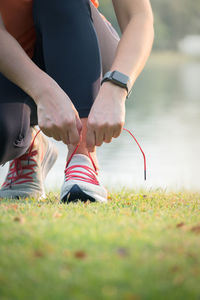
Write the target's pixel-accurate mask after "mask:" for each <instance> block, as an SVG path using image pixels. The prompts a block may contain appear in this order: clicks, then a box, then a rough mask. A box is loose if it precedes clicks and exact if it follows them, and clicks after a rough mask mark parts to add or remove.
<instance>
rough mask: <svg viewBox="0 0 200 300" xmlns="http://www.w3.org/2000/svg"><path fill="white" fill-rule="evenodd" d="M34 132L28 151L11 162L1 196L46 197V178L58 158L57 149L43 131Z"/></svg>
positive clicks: (0, 191) (0, 192)
mask: <svg viewBox="0 0 200 300" xmlns="http://www.w3.org/2000/svg"><path fill="white" fill-rule="evenodd" d="M33 130H34V129H33ZM33 132H35V137H34V139H33V142H32V144H31V146H30V148H29V149H28V150H27V152H26V153H25V154H23V155H22V156H21V157H19V158H16V159H15V160H12V161H11V162H10V165H9V170H8V174H7V176H6V179H5V181H4V183H3V185H2V187H1V189H0V198H16V199H19V198H26V197H37V198H44V197H45V190H44V180H45V177H46V176H47V173H48V172H49V171H50V169H51V168H52V166H53V165H54V163H55V161H56V159H57V150H56V148H55V146H54V145H53V144H52V143H51V142H50V141H48V140H47V139H46V138H45V136H44V135H43V134H42V133H40V132H36V131H35V130H34V131H33Z"/></svg>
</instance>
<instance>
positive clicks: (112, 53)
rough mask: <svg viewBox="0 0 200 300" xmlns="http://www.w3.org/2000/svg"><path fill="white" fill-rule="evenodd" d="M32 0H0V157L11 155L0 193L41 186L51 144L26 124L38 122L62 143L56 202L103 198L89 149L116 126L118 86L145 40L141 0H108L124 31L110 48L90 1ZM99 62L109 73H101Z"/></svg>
mask: <svg viewBox="0 0 200 300" xmlns="http://www.w3.org/2000/svg"><path fill="white" fill-rule="evenodd" d="M93 2H94V1H93ZM31 4H32V3H31V0H20V1H19V0H1V3H0V12H1V15H2V21H1V25H0V40H1V44H0V72H1V73H2V76H1V77H0V139H1V140H0V145H1V150H0V163H1V164H2V163H5V162H7V161H11V162H10V168H9V172H8V175H7V178H6V180H5V182H4V184H3V186H2V188H1V190H0V197H12V198H14V197H25V196H32V195H34V196H35V195H41V194H42V193H43V191H44V185H43V182H44V178H45V176H46V174H47V173H48V171H49V170H50V168H51V167H52V165H53V163H54V161H55V159H56V151H55V149H54V147H53V146H52V145H51V144H50V143H49V142H48V141H47V139H46V138H45V137H44V135H42V134H41V132H36V131H35V129H34V128H33V126H34V125H36V124H38V125H39V127H40V129H41V130H42V131H43V133H44V134H45V135H47V136H50V137H53V138H54V139H56V140H58V141H63V142H64V143H65V144H66V145H67V146H68V150H69V151H68V162H67V165H66V169H65V180H64V183H63V186H62V190H61V200H62V201H64V202H65V201H68V202H69V201H73V200H76V199H81V200H83V201H85V200H86V199H89V200H91V201H99V202H106V201H107V193H106V190H105V188H104V187H103V186H102V185H101V184H100V183H99V181H98V174H97V167H96V166H97V158H96V152H95V147H96V146H101V145H102V143H103V142H106V143H110V142H111V140H112V138H113V137H114V138H117V137H118V136H119V135H120V133H121V131H122V128H123V124H124V119H125V99H126V97H127V93H129V92H130V89H131V86H132V85H133V84H134V82H135V80H136V78H137V77H138V75H139V73H140V72H141V70H142V69H143V67H144V64H145V62H146V60H147V58H148V56H149V53H150V50H151V47H152V41H153V17H152V10H151V7H150V3H149V0H123V1H121V0H113V5H114V8H115V12H116V15H117V18H118V22H119V25H120V27H121V30H122V33H123V34H122V38H121V40H120V42H119V44H118V46H117V39H116V36H115V33H114V32H113V31H111V29H110V28H109V25H108V24H107V22H106V21H105V20H103V19H102V18H101V16H100V15H99V13H98V11H97V10H96V8H95V7H94V5H93V4H91V3H90V1H89V0H69V1H65V0H60V1H57V2H56V1H54V0H48V1H47V0H43V1H40V0H34V1H33V10H32V8H31ZM9 5H12V6H13V5H14V7H12V10H11V9H9V8H10V6H9ZM15 5H16V7H15ZM20 5H21V6H20ZM19 6H20V7H19ZM32 11H33V21H32V20H31V12H32ZM8 12H9V16H8V15H7V13H8ZM11 12H12V13H11ZM17 12H18V13H17ZM19 12H21V16H20V14H19ZM11 15H12V16H11ZM13 20H15V22H14V23H15V27H14V29H13V28H12V26H11V25H10V24H13ZM22 20H23V22H24V24H26V29H27V30H26V31H25V32H24V34H23V37H26V38H25V39H23V40H21V35H20V34H19V33H20V32H21V30H22V28H23V29H24V28H25V26H24V24H22ZM4 25H5V26H4ZM33 25H34V28H33ZM94 25H96V30H95V28H94ZM9 26H10V27H9ZM34 29H35V31H34ZM16 31H17V32H18V36H17V34H16ZM35 32H36V37H35ZM96 33H97V35H96ZM24 40H25V41H26V42H25V41H24ZM110 41H112V43H111V44H110ZM20 44H21V45H20ZM33 46H35V47H34V56H33V57H32V55H33ZM116 46H117V49H116ZM23 48H24V50H25V51H26V52H25V51H24V50H23ZM100 50H101V51H100ZM101 54H102V57H103V59H101ZM31 58H32V59H31ZM107 58H109V61H106V59H107ZM102 61H103V64H106V66H107V70H108V69H109V71H111V72H110V73H107V74H105V77H104V78H103V80H102ZM104 69H106V67H105V66H104ZM113 71H115V72H114V73H113ZM103 75H104V74H103ZM101 80H102V81H101ZM11 82H12V83H11ZM101 82H102V85H100V84H101ZM30 125H31V127H30ZM77 145H78V146H77Z"/></svg>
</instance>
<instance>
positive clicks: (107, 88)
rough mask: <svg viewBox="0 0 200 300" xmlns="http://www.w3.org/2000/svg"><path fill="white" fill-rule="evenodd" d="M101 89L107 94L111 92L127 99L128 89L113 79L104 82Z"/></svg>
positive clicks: (118, 97)
mask: <svg viewBox="0 0 200 300" xmlns="http://www.w3.org/2000/svg"><path fill="white" fill-rule="evenodd" d="M100 91H103V92H105V93H106V94H109V95H110V94H111V95H112V96H113V97H114V98H116V99H119V100H123V101H125V100H126V97H127V90H126V89H125V88H122V87H120V86H118V85H116V84H114V83H113V82H111V81H107V82H104V83H103V84H102V86H101V89H100Z"/></svg>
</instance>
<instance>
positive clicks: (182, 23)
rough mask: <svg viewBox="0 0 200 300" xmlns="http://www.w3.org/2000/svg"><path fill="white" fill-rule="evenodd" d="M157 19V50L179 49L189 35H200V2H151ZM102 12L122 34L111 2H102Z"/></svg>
mask: <svg viewBox="0 0 200 300" xmlns="http://www.w3.org/2000/svg"><path fill="white" fill-rule="evenodd" d="M151 4H152V8H153V13H154V19H155V41H154V48H155V49H173V50H175V49H176V48H177V44H178V41H179V40H180V39H182V38H183V37H184V36H186V35H189V34H199V35H200V0H191V1H189V0H176V1H174V0H151ZM100 10H101V12H102V13H103V14H104V15H105V16H106V17H107V18H108V19H109V21H110V22H111V23H112V24H113V26H114V27H115V28H116V29H117V31H118V32H120V30H119V27H118V24H117V20H116V17H115V13H114V9H113V6H112V1H111V0H100Z"/></svg>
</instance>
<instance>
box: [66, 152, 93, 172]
mask: <svg viewBox="0 0 200 300" xmlns="http://www.w3.org/2000/svg"><path fill="white" fill-rule="evenodd" d="M74 165H84V166H88V167H90V168H92V169H94V167H93V165H92V162H91V160H90V158H89V157H88V156H86V155H84V154H74V155H73V157H72V159H71V161H70V163H69V165H68V167H71V166H74Z"/></svg>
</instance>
